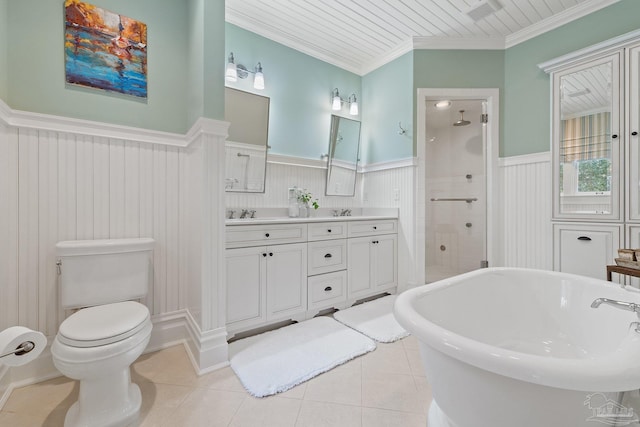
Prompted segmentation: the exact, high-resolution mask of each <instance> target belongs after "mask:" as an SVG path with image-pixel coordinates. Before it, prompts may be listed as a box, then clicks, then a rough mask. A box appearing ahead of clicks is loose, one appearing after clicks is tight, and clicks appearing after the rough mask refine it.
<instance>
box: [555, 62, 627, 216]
mask: <svg viewBox="0 0 640 427" xmlns="http://www.w3.org/2000/svg"><path fill="white" fill-rule="evenodd" d="M620 63H621V53H620V52H619V53H615V54H613V55H610V56H607V57H603V58H600V59H596V60H593V61H590V62H588V63H586V64H581V65H579V66H575V67H572V68H570V69H566V70H563V71H558V72H555V73H554V77H553V144H552V148H553V150H552V151H553V165H554V170H553V193H554V200H553V216H554V218H555V219H574V220H580V219H588V220H598V221H620V220H621V214H620V212H621V209H620V204H621V197H620V195H621V190H622V188H623V186H622V185H621V174H622V168H621V164H622V162H621V159H622V157H621V154H622V152H623V150H622V147H623V146H624V140H625V135H624V132H623V130H624V126H623V117H622V115H621V114H620V110H621V99H622V97H621V91H622V88H621V81H623V79H622V78H621V74H620V73H621V67H620Z"/></svg>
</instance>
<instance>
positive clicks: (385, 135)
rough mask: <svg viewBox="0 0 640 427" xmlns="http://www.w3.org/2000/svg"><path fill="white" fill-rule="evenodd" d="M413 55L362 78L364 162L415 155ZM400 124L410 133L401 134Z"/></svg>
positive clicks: (404, 56)
mask: <svg viewBox="0 0 640 427" xmlns="http://www.w3.org/2000/svg"><path fill="white" fill-rule="evenodd" d="M413 92H414V90H413V54H412V53H411V52H409V53H406V54H405V55H403V56H401V57H400V58H398V59H395V60H393V61H392V62H389V63H387V64H385V65H383V66H382V67H380V68H378V69H376V70H374V71H372V72H370V73H368V74H366V75H365V76H363V77H362V98H363V99H364V100H366V104H365V105H364V111H363V114H362V149H361V159H362V162H363V163H365V164H367V163H376V162H383V161H390V160H397V159H403V158H407V157H412V156H413V117H414V114H413V103H414V101H413ZM398 123H402V127H403V128H404V129H407V133H405V134H404V135H400V134H399V133H398V131H399V129H400V128H399V126H398Z"/></svg>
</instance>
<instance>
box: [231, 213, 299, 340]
mask: <svg viewBox="0 0 640 427" xmlns="http://www.w3.org/2000/svg"><path fill="white" fill-rule="evenodd" d="M229 228H231V229H229ZM226 235H227V248H228V249H227V250H226V255H225V259H226V273H227V329H228V330H229V331H230V332H234V331H239V330H244V329H250V328H251V327H257V326H260V325H263V324H266V323H271V322H276V321H279V320H285V319H288V318H291V317H295V316H296V315H299V314H304V313H305V312H306V310H307V243H306V238H307V225H306V224H282V225H267V226H261V225H247V226H240V227H235V226H234V227H228V228H227V232H226ZM265 241H269V242H270V243H271V242H275V243H282V244H270V245H264V243H263V242H265ZM285 242H286V243H285ZM288 242H296V243H288ZM258 243H260V245H258ZM238 246H246V247H238Z"/></svg>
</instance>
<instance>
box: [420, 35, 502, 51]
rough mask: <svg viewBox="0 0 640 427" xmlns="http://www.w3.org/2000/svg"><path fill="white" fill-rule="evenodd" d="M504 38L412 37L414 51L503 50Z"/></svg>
mask: <svg viewBox="0 0 640 427" xmlns="http://www.w3.org/2000/svg"><path fill="white" fill-rule="evenodd" d="M504 46H505V45H504V37H485V38H482V37H417V36H416V37H413V48H414V49H451V50H504Z"/></svg>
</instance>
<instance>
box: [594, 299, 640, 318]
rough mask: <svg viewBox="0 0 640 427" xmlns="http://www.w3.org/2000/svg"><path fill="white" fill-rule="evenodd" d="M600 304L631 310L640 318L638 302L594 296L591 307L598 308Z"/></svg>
mask: <svg viewBox="0 0 640 427" xmlns="http://www.w3.org/2000/svg"><path fill="white" fill-rule="evenodd" d="M600 304H607V305H611V306H613V307H616V308H619V309H621V310H628V311H633V312H634V313H636V314H637V315H638V318H640V304H636V303H633V302H624V301H616V300H613V299H609V298H596V299H595V300H594V301H593V302H592V303H591V308H598V307H600Z"/></svg>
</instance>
